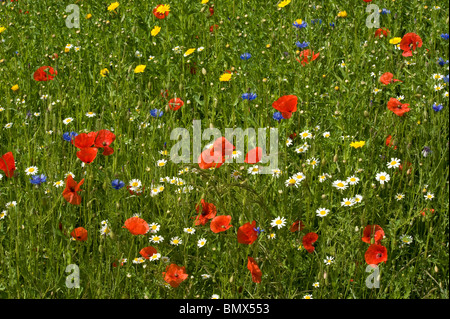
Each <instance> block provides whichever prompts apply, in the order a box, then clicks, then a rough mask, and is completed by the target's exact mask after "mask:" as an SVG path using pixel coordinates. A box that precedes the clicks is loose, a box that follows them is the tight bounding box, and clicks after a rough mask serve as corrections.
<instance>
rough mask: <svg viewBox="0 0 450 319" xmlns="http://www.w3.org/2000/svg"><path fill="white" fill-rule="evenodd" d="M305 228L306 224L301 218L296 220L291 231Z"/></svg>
mask: <svg viewBox="0 0 450 319" xmlns="http://www.w3.org/2000/svg"><path fill="white" fill-rule="evenodd" d="M303 228H305V225H304V224H303V222H302V221H301V220H296V221H295V222H294V223H293V224H292V226H291V229H290V231H291V232H296V231H298V230H300V231H302V230H303Z"/></svg>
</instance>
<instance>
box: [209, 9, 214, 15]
mask: <svg viewBox="0 0 450 319" xmlns="http://www.w3.org/2000/svg"><path fill="white" fill-rule="evenodd" d="M209 13H210V14H209V16H212V15H213V14H214V7H209Z"/></svg>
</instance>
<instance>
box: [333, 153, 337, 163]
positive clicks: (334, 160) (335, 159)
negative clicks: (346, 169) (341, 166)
mask: <svg viewBox="0 0 450 319" xmlns="http://www.w3.org/2000/svg"><path fill="white" fill-rule="evenodd" d="M337 160H338V155H337V153H336V155H334V157H333V162H335V163H336V162H337Z"/></svg>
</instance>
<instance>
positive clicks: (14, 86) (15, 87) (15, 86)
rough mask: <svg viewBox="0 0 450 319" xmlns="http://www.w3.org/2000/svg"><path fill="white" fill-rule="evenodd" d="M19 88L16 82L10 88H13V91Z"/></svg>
mask: <svg viewBox="0 0 450 319" xmlns="http://www.w3.org/2000/svg"><path fill="white" fill-rule="evenodd" d="M18 89H19V86H18V85H17V84H16V85H13V86H12V87H11V90H13V91H17V90H18Z"/></svg>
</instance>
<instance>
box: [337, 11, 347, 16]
mask: <svg viewBox="0 0 450 319" xmlns="http://www.w3.org/2000/svg"><path fill="white" fill-rule="evenodd" d="M338 17H339V18H345V17H347V11H341V12H339V13H338Z"/></svg>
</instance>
